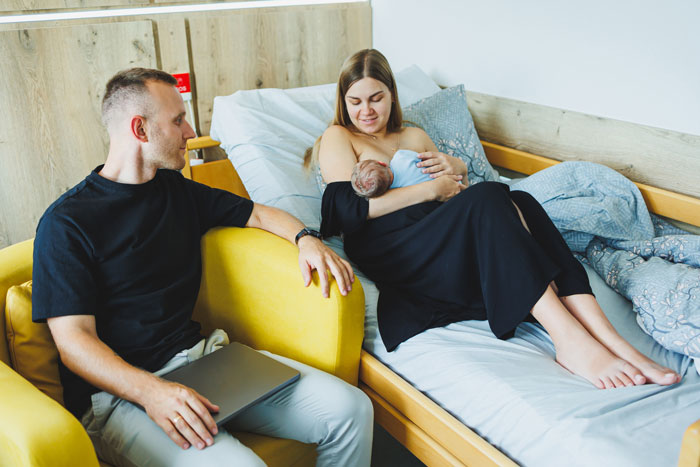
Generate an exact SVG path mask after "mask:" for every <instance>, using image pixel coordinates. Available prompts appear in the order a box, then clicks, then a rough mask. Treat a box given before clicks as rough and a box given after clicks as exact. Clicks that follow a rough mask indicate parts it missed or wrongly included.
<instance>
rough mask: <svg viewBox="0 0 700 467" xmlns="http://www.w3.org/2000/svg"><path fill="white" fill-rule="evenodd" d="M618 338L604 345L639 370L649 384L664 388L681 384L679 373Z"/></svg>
mask: <svg viewBox="0 0 700 467" xmlns="http://www.w3.org/2000/svg"><path fill="white" fill-rule="evenodd" d="M617 337H618V338H617V339H613V342H603V344H604V345H605V346H606V347H607V348H609V349H610V351H611V352H612V353H614V354H615V355H617V356H618V357H620V358H622V359H624V360H626V361H628V362H630V363H631V364H632V365H634V366H635V367H637V368H639V370H640V371H641V372H642V374H643V375H644V376H645V377H646V379H647V381H648V382H650V383H656V384H660V385H662V386H668V385H671V384H676V383H680V381H681V376H680V375H679V374H678V373H676V372H675V371H673V370H671V369H670V368H666V367H665V366H661V365H659V364H658V363H656V362H655V361H653V360H651V359H649V358H648V357H647V356H646V355H644V354H643V353H641V352H640V351H638V350H637V349H635V348H634V347H632V345H630V344H629V343H628V342H627V341H626V340H624V339H623V338H622V337H621V336H620V335H619V334H618V335H617Z"/></svg>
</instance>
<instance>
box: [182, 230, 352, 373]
mask: <svg viewBox="0 0 700 467" xmlns="http://www.w3.org/2000/svg"><path fill="white" fill-rule="evenodd" d="M195 319H197V320H198V321H199V322H200V323H202V326H203V327H204V330H205V332H208V331H211V330H212V329H214V328H217V327H219V328H223V329H225V330H226V332H227V333H228V334H229V336H230V337H231V339H232V340H235V341H238V342H243V343H245V344H248V345H250V346H251V347H254V348H257V349H265V350H269V351H270V352H273V353H277V354H280V355H284V356H286V357H289V358H293V359H295V360H298V361H300V362H303V363H306V364H308V365H312V366H314V367H316V368H319V369H321V370H324V371H327V372H329V373H332V374H334V375H336V376H338V377H340V378H342V379H344V380H345V381H347V382H349V383H351V384H355V385H356V384H357V373H358V368H359V362H360V351H361V346H362V338H363V335H364V293H363V291H362V286H361V285H360V281H358V280H356V281H355V282H354V283H353V288H352V291H351V292H350V293H349V294H348V295H347V296H345V297H343V296H342V295H341V294H340V292H339V291H338V287H337V285H336V284H335V281H334V280H333V281H332V282H331V290H330V297H329V298H323V296H322V294H321V288H320V285H319V280H318V275H317V274H316V273H315V272H314V280H313V283H312V284H311V285H310V286H309V287H308V288H305V287H304V283H303V279H302V276H301V272H300V270H299V263H298V251H297V249H296V248H295V247H294V246H293V245H291V244H290V243H288V242H287V241H285V240H283V239H281V238H279V237H277V236H275V235H272V234H270V233H268V232H265V231H263V230H259V229H253V228H243V229H241V228H217V229H212V230H211V231H210V232H208V233H207V234H206V235H205V236H204V237H203V239H202V284H201V288H200V292H199V297H198V299H197V305H196V306H195Z"/></svg>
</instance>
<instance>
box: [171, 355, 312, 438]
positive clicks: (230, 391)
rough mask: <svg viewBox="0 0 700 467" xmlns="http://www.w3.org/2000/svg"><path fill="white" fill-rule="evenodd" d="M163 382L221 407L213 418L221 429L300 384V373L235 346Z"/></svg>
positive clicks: (193, 364)
mask: <svg viewBox="0 0 700 467" xmlns="http://www.w3.org/2000/svg"><path fill="white" fill-rule="evenodd" d="M162 378H163V379H166V380H168V381H173V382H176V383H180V384H184V385H185V386H187V387H190V388H192V389H194V390H195V391H197V392H198V393H200V394H201V395H203V396H204V397H206V398H207V399H209V400H210V401H211V402H212V403H214V404H216V405H218V406H219V412H218V413H213V414H211V415H212V417H213V418H214V421H215V422H216V425H217V426H221V425H222V424H224V423H226V422H227V421H228V420H230V419H231V418H233V417H234V416H235V415H236V414H238V413H239V412H241V411H243V410H244V409H246V408H248V407H250V406H251V405H253V404H255V403H257V402H259V401H260V400H262V399H264V398H266V397H268V396H270V395H272V394H274V393H275V392H277V391H279V390H281V389H283V388H285V387H287V386H289V385H290V384H292V383H294V382H295V381H297V380H298V379H299V372H298V371H297V370H295V369H294V368H290V367H288V366H287V365H285V364H283V363H280V362H278V361H277V360H275V359H273V358H270V357H268V356H267V355H264V354H261V353H260V352H257V351H255V350H253V349H251V348H250V347H248V346H247V345H243V344H240V343H238V342H232V343H231V344H228V345H226V346H224V347H222V348H221V349H219V350H217V351H215V352H212V353H210V354H208V355H205V356H203V357H202V358H200V359H199V360H195V361H194V362H192V363H190V364H188V365H185V366H183V367H180V368H178V369H176V370H174V371H171V372H170V373H167V374H165V375H163V376H162Z"/></svg>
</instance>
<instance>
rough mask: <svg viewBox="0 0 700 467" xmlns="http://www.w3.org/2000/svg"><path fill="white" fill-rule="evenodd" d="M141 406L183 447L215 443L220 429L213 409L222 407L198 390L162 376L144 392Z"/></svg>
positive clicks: (199, 446) (205, 445)
mask: <svg viewBox="0 0 700 467" xmlns="http://www.w3.org/2000/svg"><path fill="white" fill-rule="evenodd" d="M141 405H142V406H143V408H144V409H145V410H146V413H147V414H148V416H149V417H151V419H152V420H153V421H154V422H156V424H157V425H158V426H159V427H161V429H162V430H163V431H164V432H165V433H166V434H167V435H168V436H169V437H170V439H172V440H173V441H174V442H175V444H177V445H178V446H180V447H181V448H182V449H188V448H189V447H190V446H194V447H196V448H197V449H204V448H205V447H207V446H211V445H212V444H214V438H213V436H214V435H216V433H217V432H218V429H217V427H216V423H215V422H214V419H213V418H212V416H211V414H210V412H218V411H219V407H218V406H216V405H214V404H212V403H211V402H210V401H209V400H208V399H207V398H206V397H204V396H202V395H201V394H199V393H197V391H195V390H194V389H191V388H188V387H187V386H183V385H182V384H178V383H173V382H170V381H164V380H162V379H160V378H158V379H157V380H154V383H153V384H152V385H149V387H148V388H147V390H146V391H144V397H143V399H142V401H141Z"/></svg>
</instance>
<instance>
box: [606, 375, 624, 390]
mask: <svg viewBox="0 0 700 467" xmlns="http://www.w3.org/2000/svg"><path fill="white" fill-rule="evenodd" d="M610 379H611V380H612V382H613V384H614V385H615V387H616V388H624V387H625V383H623V382H622V379H620V377H619V375H615V376H613V377H612V378H610Z"/></svg>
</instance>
